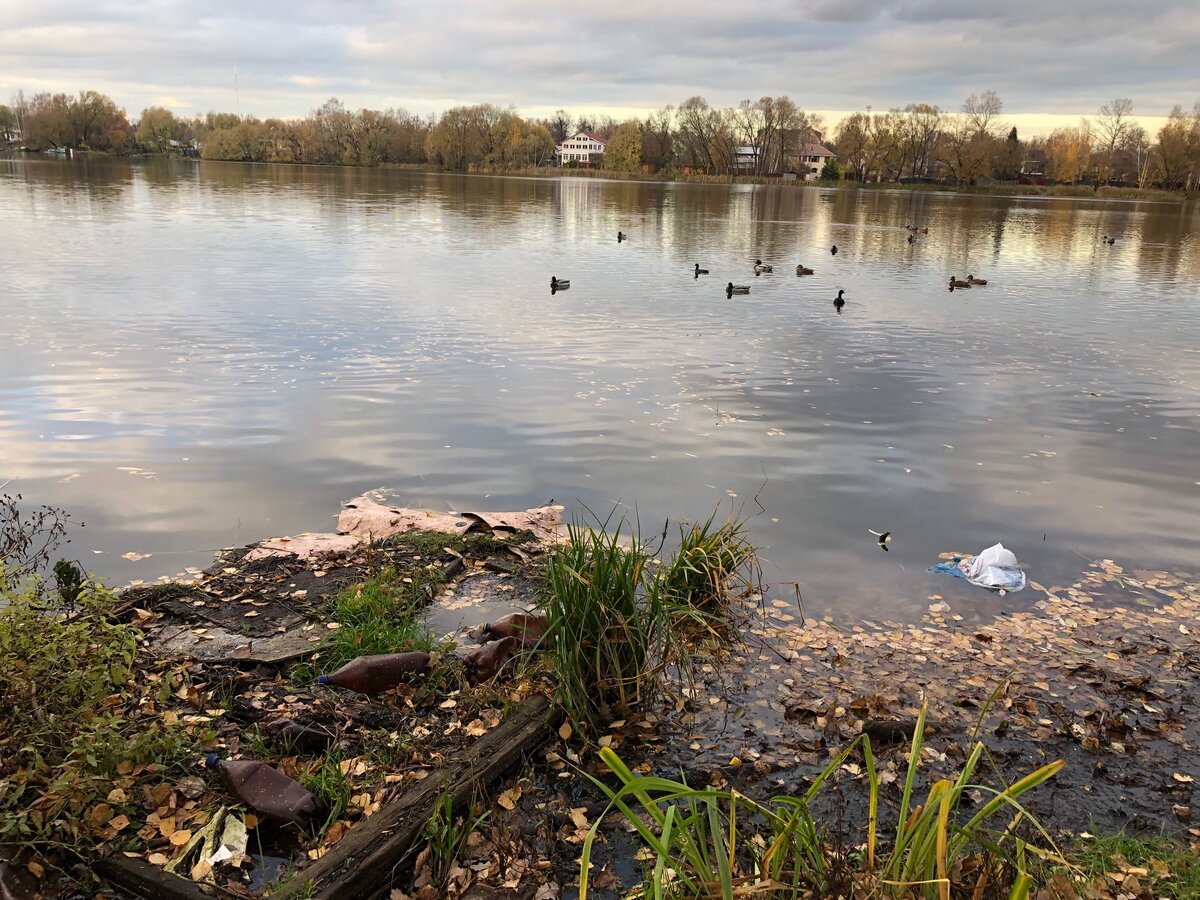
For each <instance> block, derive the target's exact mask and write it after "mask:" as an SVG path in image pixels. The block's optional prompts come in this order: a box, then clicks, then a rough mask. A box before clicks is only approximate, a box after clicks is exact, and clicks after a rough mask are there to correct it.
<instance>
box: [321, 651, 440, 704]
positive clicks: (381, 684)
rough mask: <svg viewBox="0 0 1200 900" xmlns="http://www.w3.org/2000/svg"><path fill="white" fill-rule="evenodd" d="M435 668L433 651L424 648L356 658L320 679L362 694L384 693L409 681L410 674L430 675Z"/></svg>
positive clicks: (325, 682)
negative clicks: (432, 664) (427, 651)
mask: <svg viewBox="0 0 1200 900" xmlns="http://www.w3.org/2000/svg"><path fill="white" fill-rule="evenodd" d="M432 670H433V667H432V666H431V665H430V661H429V654H428V653H424V652H422V651H420V650H418V651H415V652H413V653H381V654H379V655H377V656H360V657H359V658H358V659H352V660H350V662H348V663H346V664H345V665H344V666H342V667H341V668H340V669H338V670H337V671H336V672H334V673H333V674H332V675H321V676H320V677H319V678H317V681H319V682H320V683H321V684H332V685H335V686H336V687H340V688H345V689H346V690H348V691H357V692H358V693H360V694H381V693H383V692H384V691H388V690H391V689H392V688H394V687H395V686H396V685H398V684H400V682H402V681H407V680H408V678H409V676H410V675H428V674H429V673H430V672H431V671H432Z"/></svg>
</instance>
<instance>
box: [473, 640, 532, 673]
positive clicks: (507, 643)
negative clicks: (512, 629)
mask: <svg viewBox="0 0 1200 900" xmlns="http://www.w3.org/2000/svg"><path fill="white" fill-rule="evenodd" d="M518 649H520V644H519V643H518V642H517V639H516V638H514V637H506V638H504V639H502V640H499V641H491V642H490V643H487V644H484V645H483V646H482V647H480V648H478V649H477V650H472V651H471V653H470V655H469V656H467V659H466V663H465V665H466V670H467V681H469V682H470V683H471V684H479V683H480V682H481V681H487V680H488V679H490V678H495V677H496V673H497V672H499V671H500V668H501V666H503V665H504V664H505V663H506V662H508V660H509V658H510V657H511V656H512V655H513V654H514V653H516V652H517V650H518Z"/></svg>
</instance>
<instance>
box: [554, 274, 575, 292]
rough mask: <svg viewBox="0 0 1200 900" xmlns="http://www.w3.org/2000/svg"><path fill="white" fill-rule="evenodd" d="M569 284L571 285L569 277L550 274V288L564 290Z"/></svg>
mask: <svg viewBox="0 0 1200 900" xmlns="http://www.w3.org/2000/svg"><path fill="white" fill-rule="evenodd" d="M570 286H571V279H569V278H555V277H554V276H553V275H551V276H550V290H552V291H565V290H566V289H567V288H569V287H570Z"/></svg>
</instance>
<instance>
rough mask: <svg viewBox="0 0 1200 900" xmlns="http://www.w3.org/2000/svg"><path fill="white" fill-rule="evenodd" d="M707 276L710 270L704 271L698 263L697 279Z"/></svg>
mask: <svg viewBox="0 0 1200 900" xmlns="http://www.w3.org/2000/svg"><path fill="white" fill-rule="evenodd" d="M707 274H708V269H702V268H700V263H696V277H697V278H699V277H700V276H701V275H707Z"/></svg>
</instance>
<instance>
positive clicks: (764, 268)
mask: <svg viewBox="0 0 1200 900" xmlns="http://www.w3.org/2000/svg"><path fill="white" fill-rule="evenodd" d="M773 271H774V267H773V266H768V265H767V264H766V263H765V262H763V261H762V260H761V259H756V260H755V261H754V274H755V275H761V274H762V273H763V272H773Z"/></svg>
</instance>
